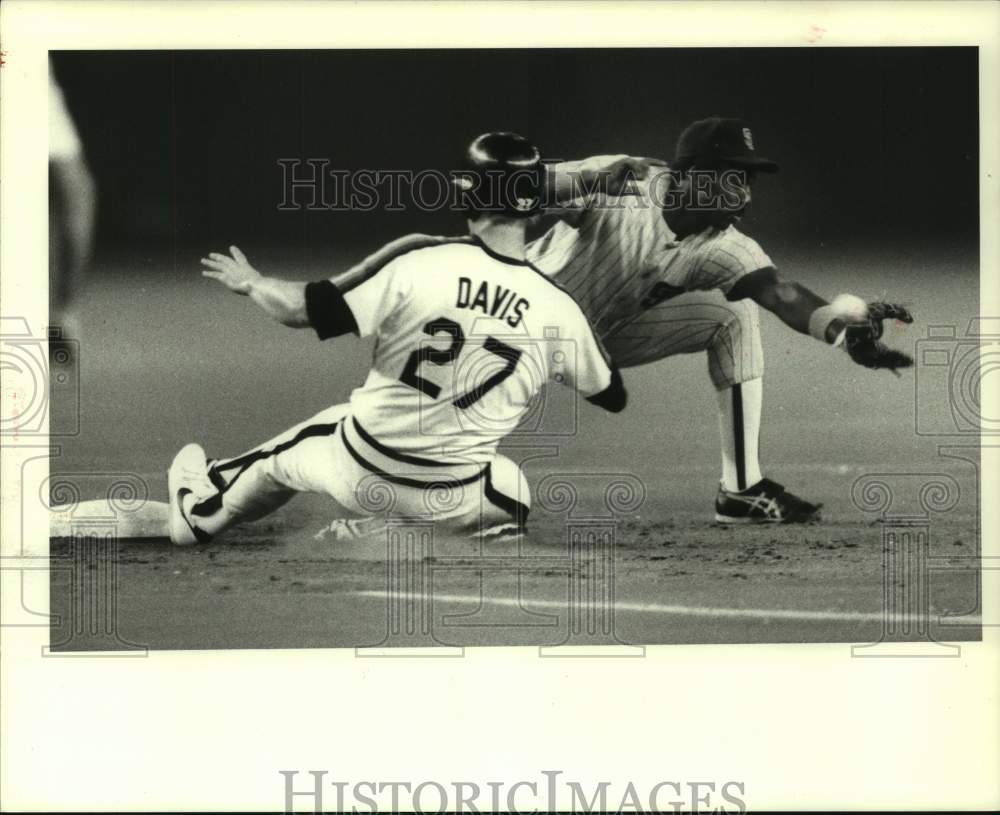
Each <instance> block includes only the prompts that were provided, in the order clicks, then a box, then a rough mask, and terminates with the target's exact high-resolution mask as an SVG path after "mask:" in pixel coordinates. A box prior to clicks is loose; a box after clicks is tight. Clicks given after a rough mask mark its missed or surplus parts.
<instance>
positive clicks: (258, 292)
mask: <svg viewBox="0 0 1000 815" xmlns="http://www.w3.org/2000/svg"><path fill="white" fill-rule="evenodd" d="M229 251H230V255H222V254H219V253H218V252H212V253H211V254H209V256H208V257H206V258H202V259H201V264H202V266H204V267H205V268H204V269H202V272H201V273H202V275H204V276H205V277H210V278H212V279H213V280H218V281H219V282H220V283H221V284H222V285H223V286H225V287H226V288H227V289H229V290H230V291H232V292H236V294H242V295H244V296H247V297H249V298H250V299H251V300H253V301H254V302H255V303H256V304H257V305H258V306H260V307H261V308H262V309H263V310H264V311H266V312H267V313H268V314H270V315H271V316H272V317H273V318H274V319H275V320H277V321H278V322H279V323H281V324H282V325H287V326H290V327H292V328H306V327H307V326H308V325H309V317H308V316H307V314H306V284H305V283H301V282H297V281H293V280H278V279H277V278H274V277H265V276H264V275H262V274H261V273H260V272H258V271H257V270H256V269H255V268H254V267H253V266H251V265H250V261H248V260H247V258H246V255H244V254H243V253H242V252H241V251H240V250H239V247H237V246H230V247H229Z"/></svg>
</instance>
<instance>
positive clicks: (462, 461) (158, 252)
mask: <svg viewBox="0 0 1000 815" xmlns="http://www.w3.org/2000/svg"><path fill="white" fill-rule="evenodd" d="M555 74H562V75H564V76H565V77H567V79H565V80H564V82H563V83H562V86H561V88H560V92H559V93H558V94H555V93H553V91H552V89H551V88H549V87H547V86H546V85H545V84H544V83H539V82H537V81H536V78H537V77H540V76H545V75H555ZM679 77H687V78H689V79H688V81H685V82H683V83H680V82H678V81H677V78H679ZM52 78H53V84H52V88H51V94H52V105H53V107H52V110H53V114H52V118H51V120H50V121H51V122H52V128H53V129H52V130H51V132H50V148H49V149H50V154H51V156H52V160H51V165H50V166H51V167H52V172H51V173H50V181H51V182H52V198H51V199H50V202H51V207H52V210H51V211H52V216H51V223H52V224H53V232H52V233H50V238H51V239H52V240H53V241H54V242H55V244H54V245H55V246H56V247H57V249H58V254H57V253H56V252H53V254H50V268H51V270H52V273H53V274H54V275H56V278H55V279H54V282H53V285H52V286H51V287H50V303H51V306H50V309H51V311H50V313H51V314H52V320H53V321H54V326H55V327H56V329H57V330H59V332H60V336H59V339H58V341H55V342H54V347H55V349H56V350H55V351H54V354H57V355H59V356H60V359H61V358H62V357H63V356H68V358H69V359H68V361H67V362H65V363H62V364H64V365H66V366H72V370H71V371H70V372H69V376H70V377H71V380H72V382H74V383H76V382H78V383H79V390H76V391H69V392H68V393H65V394H64V393H63V392H53V404H52V409H53V415H54V417H55V420H56V421H59V420H62V421H63V422H64V423H65V424H66V425H67V426H70V425H76V424H78V430H77V431H76V432H75V433H74V434H73V435H71V436H67V438H66V440H65V442H64V443H63V444H61V448H62V449H61V451H60V455H59V457H58V458H54V459H53V460H52V461H51V470H52V476H51V481H50V488H51V492H52V496H53V504H54V508H58V507H62V506H65V507H66V508H65V509H64V510H62V513H63V514H64V515H65V516H66V521H65V529H63V525H62V522H61V523H60V525H59V526H58V528H57V530H56V531H57V532H65V533H67V534H68V536H69V537H68V538H60V539H59V543H58V544H57V545H56V546H55V547H54V548H53V550H52V554H53V557H61V556H66V557H67V558H69V557H71V556H72V551H71V550H72V546H74V545H75V544H74V543H72V541H73V540H75V538H78V537H79V534H77V533H76V532H75V531H74V523H77V524H78V525H80V526H81V529H83V530H84V532H85V531H86V521H85V520H84V519H86V518H87V517H89V509H90V507H91V504H89V503H87V502H89V501H94V500H97V501H98V502H99V506H100V502H101V501H102V500H104V499H107V502H110V503H111V504H114V503H115V502H116V501H117V502H119V503H121V505H122V511H121V515H122V524H123V526H122V529H121V530H120V532H119V536H120V537H122V538H124V539H130V537H131V536H133V535H134V537H136V538H139V539H140V540H139V541H138V542H135V543H133V542H132V541H131V540H129V542H128V543H121V544H119V545H118V546H117V547H116V548H115V550H114V555H113V556H114V557H115V558H116V560H117V563H116V565H115V569H116V576H115V579H116V581H117V603H118V608H117V618H116V622H117V628H116V634H118V635H120V638H121V647H128V644H129V643H135V644H140V645H143V646H145V647H149V648H227V647H230V648H268V647H330V646H334V647H344V646H352V647H353V646H375V645H384V646H391V645H401V646H408V647H409V646H435V645H442V646H462V645H531V644H537V645H545V646H560V645H565V646H584V647H587V646H600V645H611V646H618V645H626V644H627V645H631V644H639V645H642V644H656V643H670V642H695V643H710V642H745V643H753V642H816V641H819V642H851V643H859V644H860V643H876V642H878V641H879V640H880V639H882V638H886V639H894V640H895V639H913V640H919V641H923V642H934V641H949V640H970V639H971V640H977V639H979V637H980V619H981V618H980V613H981V609H980V606H979V601H980V592H979V582H978V581H979V569H978V565H979V561H978V554H979V540H978V530H977V526H976V516H977V513H976V509H977V502H978V495H977V483H978V481H977V477H978V467H979V454H978V445H979V436H978V432H977V431H978V427H977V420H976V417H977V415H978V414H977V407H978V393H977V388H978V385H979V382H978V379H977V377H978V376H979V374H980V367H979V364H978V359H977V356H978V342H979V339H978V337H979V336H980V335H981V334H982V333H985V331H987V330H988V325H986V324H983V323H980V322H978V320H977V319H976V318H977V315H978V312H979V262H978V234H979V216H978V202H979V195H978V184H977V176H978V133H977V128H978V116H977V101H978V99H977V87H978V85H977V60H976V50H975V49H974V48H869V49H858V48H829V49H825V50H808V49H768V48H763V49H738V48H732V49H631V50H628V51H626V50H621V49H598V50H582V49H570V50H548V51H547V50H543V49H532V50H522V49H511V50H486V49H481V50H475V51H471V50H464V49H457V50H448V51H442V50H434V49H429V50H394V51H382V50H367V51H353V50H346V51H296V52H275V51H243V50H237V51H215V50H212V51H197V52H192V51H187V52H185V51H171V52H162V51H143V52H120V51H115V52H107V51H86V52H54V53H53V54H52ZM872 78H875V79H872ZM665 83H666V84H669V86H670V87H671V93H670V94H669V98H668V99H667V100H658V101H654V100H656V98H657V94H658V92H659V90H660V89H661V88H662V87H663V86H664V84H665ZM122 100H130V103H129V104H128V105H123V104H122ZM810 100H813V101H812V102H810ZM819 100H822V104H818V101H819ZM612 101H613V104H609V103H610V102H612ZM848 109H849V110H850V116H849V117H844V116H843V115H842V114H841V112H842V111H845V110H848ZM56 230H58V231H56ZM397 270H398V271H397ZM397 274H398V278H397ZM110 315H114V318H113V319H110ZM970 332H971V333H970ZM321 341H322V342H321ZM63 396H65V397H66V398H65V400H62V399H61V397H63ZM61 414H62V415H61ZM942 442H947V449H941V448H942ZM105 469H106V470H108V471H109V472H110V473H114V474H115V476H111V477H110V480H107V483H101V477H100V476H94V477H93V478H94V480H93V481H91V477H88V476H81V477H74V473H87V472H93V471H100V470H105ZM116 478H117V480H116ZM108 490H111V491H112V493H113V494H112V495H110V496H106V495H105V494H104V493H106V492H107V491H108ZM115 490H119V491H120V493H121V494H120V495H119V494H118V493H116V492H114V491H115ZM64 495H67V496H68V495H72V496H73V501H74V502H76V503H77V506H72V505H71V504H69V502H67V503H66V504H63V503H62V501H61V500H60V499H63V500H65V499H64ZM130 501H133V502H134V503H135V504H136V506H131V505H129V502H130ZM138 504H143V505H142V506H138ZM112 511H113V508H112ZM103 515H109V516H110V513H108V512H107V511H106V510H104V511H103V514H102V517H103ZM77 519H78V520H77ZM897 519H898V520H897ZM133 523H134V524H136V525H137V527H138V528H137V530H136V531H134V532H133V531H132V530H130V529H129V528H128V526H127V525H129V524H133ZM147 535H148V536H151V539H150V540H148V542H143V541H142V540H141V539H142V538H146V537H147ZM65 540H68V541H70V542H69V543H68V544H67V543H64V542H63V541H65ZM67 546H68V547H69V548H64V547H67ZM885 558H889V559H890V561H891V563H892V566H893V568H894V569H896V570H898V573H897V574H895V575H894V577H893V579H894V580H896V581H898V582H900V583H901V584H902V586H900V587H899V588H901V590H900V591H899V592H898V593H897V592H895V591H894V589H895V588H896V585H895V584H890V585H889V586H885V585H884V583H883V579H884V577H885V571H884V569H883V561H884V559H885ZM102 568H103V566H102ZM925 570H926V573H924V571H925ZM71 576H72V572H71V571H66V572H64V573H58V572H53V573H52V580H53V583H52V595H51V596H52V603H53V608H54V609H55V610H59V611H60V612H64V611H65V609H66V607H67V606H68V604H69V603H71V602H72V601H73V585H74V584H73V582H72V580H70V579H68V578H70V577H71ZM887 588H888V589H889V593H888V594H887V592H886V589H887ZM886 600H890V601H892V606H891V607H888V608H887V606H886ZM251 608H253V609H266V613H265V614H264V615H263V616H259V615H257V614H251V613H249V610H250V609H251ZM58 616H59V618H60V619H61V620H63V621H64V622H65V624H66V625H67V626H68V625H69V624H70V623H71V622H72V617H71V615H68V614H66V613H60V614H59V615H58ZM305 620H308V624H305V625H303V621H305ZM71 633H72V632H70V631H69V630H66V631H62V630H60V629H59V627H56V628H54V629H53V632H52V634H53V647H65V648H87V649H89V648H91V647H92V646H93V644H94V643H92V642H89V641H88V639H87V638H86V637H82V638H80V637H74V636H71ZM111 646H112V647H114V643H111Z"/></svg>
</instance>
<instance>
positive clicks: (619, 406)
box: [587, 363, 628, 413]
mask: <svg viewBox="0 0 1000 815" xmlns="http://www.w3.org/2000/svg"><path fill="white" fill-rule="evenodd" d="M587 401H588V402H590V404H592V405H597V406H598V407H599V408H604V409H605V410H606V411H608V412H609V413H621V411H623V410H624V409H625V404H626V403H627V402H628V393H627V392H626V391H625V383H624V382H622V375H621V373H620V372H619V370H618V366H617V365H615V364H614V363H611V383H610V384H609V385H608V386H607V387H606V388H605V389H604V390H602V391H601V392H600V393H595V394H594V395H593V396H588V397H587Z"/></svg>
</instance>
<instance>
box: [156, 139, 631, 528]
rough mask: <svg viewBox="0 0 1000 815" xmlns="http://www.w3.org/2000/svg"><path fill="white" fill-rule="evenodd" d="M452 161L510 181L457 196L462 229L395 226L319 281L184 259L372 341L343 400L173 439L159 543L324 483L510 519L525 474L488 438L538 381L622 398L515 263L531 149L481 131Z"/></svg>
mask: <svg viewBox="0 0 1000 815" xmlns="http://www.w3.org/2000/svg"><path fill="white" fill-rule="evenodd" d="M466 158H467V163H468V168H467V172H466V173H465V175H464V176H462V177H461V178H460V179H459V180H460V181H461V182H462V183H463V185H468V187H469V188H477V189H482V186H481V185H479V184H478V180H479V177H480V176H485V175H487V174H490V175H492V176H494V177H495V176H497V175H500V176H502V177H504V178H508V177H514V176H517V178H516V179H515V183H513V184H509V185H502V187H501V188H498V189H497V192H498V194H499V195H500V197H499V198H494V199H491V200H489V201H486V202H485V203H486V205H487V206H484V207H482V208H480V207H479V206H477V203H478V202H481V197H477V198H475V199H472V198H470V199H468V201H469V203H468V207H467V210H468V226H469V234H468V235H467V236H465V237H455V238H444V237H428V236H418V237H416V238H405V239H401V240H399V241H396V242H395V243H393V244H390V245H389V246H387V247H386V248H385V249H383V250H382V251H380V252H379V253H377V254H376V255H374V256H372V257H370V258H368V260H367V261H366V263H365V266H364V273H363V274H361V275H356V276H354V277H353V278H350V279H345V278H343V277H340V278H338V282H337V283H334V282H333V281H331V280H321V281H318V282H314V283H308V284H306V283H296V282H291V281H283V280H278V279H275V278H270V277H265V276H263V275H261V274H260V273H259V272H258V271H257V270H256V269H254V268H253V267H252V266H251V265H250V263H249V262H248V260H247V258H246V257H245V256H244V255H243V253H242V252H240V250H239V249H238V248H236V247H235V246H233V247H230V252H231V254H230V255H222V254H217V253H212V254H211V255H209V257H207V258H204V259H202V264H203V265H204V266H205V270H204V271H203V274H204V275H205V276H206V277H210V278H213V279H215V280H218V281H219V282H221V283H222V284H223V285H225V286H227V287H228V288H229V289H230V290H232V291H234V292H236V293H237V294H241V295H246V296H248V297H250V299H251V300H253V301H254V303H256V304H257V305H258V306H259V307H260V308H262V309H263V310H264V311H265V312H266V313H267V314H269V315H270V316H271V317H273V318H275V319H276V320H278V321H279V322H281V323H283V324H285V325H288V326H292V327H295V328H305V327H312V328H313V329H314V330H315V331H316V333H317V335H318V336H319V338H320V339H327V338H329V337H337V336H340V335H342V334H350V333H353V334H357V335H358V336H361V337H367V336H374V337H375V338H376V340H377V344H376V348H375V353H374V360H373V363H372V368H371V371H370V373H369V375H368V378H367V380H366V381H365V383H364V384H363V385H362V386H361V387H360V388H358V389H356V390H355V391H354V392H353V393H352V394H351V398H350V402H349V403H347V404H344V405H337V406H335V407H331V408H329V409H327V410H324V411H322V412H321V413H319V414H317V415H316V416H314V417H313V418H312V419H310V420H308V421H306V422H303V423H302V424H300V425H297V426H296V427H293V428H291V429H290V430H288V431H287V432H285V433H283V434H281V435H280V436H277V437H276V438H274V439H272V440H271V441H269V442H267V443H265V444H263V445H261V446H259V447H256V448H254V449H253V450H250V451H249V452H247V453H244V454H243V455H240V456H237V457H235V458H228V459H218V460H214V461H208V460H206V457H205V453H204V451H203V450H202V448H201V447H199V446H198V445H196V444H189V445H187V446H186V447H184V448H183V449H182V450H181V451H180V452H179V453H178V454H177V456H176V458H175V459H174V461H173V464H172V465H171V467H170V471H169V477H168V482H169V487H168V488H169V491H170V521H169V525H170V537H171V539H172V540H173V542H174V543H176V544H182V545H184V544H191V543H194V542H195V541H207V540H210V539H211V538H212V536H214V535H217V534H218V533H220V532H222V531H223V530H225V529H227V528H229V527H232V526H233V525H235V524H238V523H240V522H242V521H246V520H250V519H253V518H258V517H260V516H262V515H265V514H267V513H269V512H272V511H273V510H274V509H276V508H277V507H278V506H280V505H281V504H283V503H285V502H286V501H287V500H289V498H291V497H292V496H293V495H295V494H296V493H298V492H317V493H324V494H327V495H330V496H332V497H333V498H334V499H336V501H337V502H339V503H340V504H341V505H342V506H343V507H344V508H346V509H347V510H349V511H351V512H353V513H357V514H360V515H372V514H373V513H374V511H375V509H376V505H377V508H379V509H383V510H391V511H392V512H393V513H394V514H395V515H397V516H404V517H421V518H427V517H430V518H433V519H435V520H438V521H444V522H447V523H448V524H449V525H450V526H451V527H453V528H455V529H457V530H470V531H478V532H484V531H493V530H496V529H497V528H498V527H503V526H520V525H521V524H523V523H524V520H525V518H526V516H527V513H528V508H529V506H530V499H529V493H528V487H527V483H526V481H525V478H524V475H523V473H522V472H521V470H520V468H519V467H518V466H517V465H516V464H514V462H512V461H511V460H509V459H507V458H505V457H504V456H500V455H498V454H497V445H498V443H499V442H500V440H501V439H502V438H503V437H504V436H505V435H506V434H508V433H509V432H510V431H511V430H513V429H514V428H515V427H516V425H517V424H518V422H519V420H520V419H521V418H522V416H523V415H524V414H525V412H526V411H527V410H528V408H529V403H530V401H531V400H532V398H533V397H534V396H535V395H536V394H537V393H538V391H539V389H540V388H541V387H542V386H543V385H544V384H545V383H546V382H547V381H556V382H560V383H562V384H565V385H568V386H571V387H573V388H575V389H576V390H577V391H579V392H580V393H581V394H583V395H584V396H585V397H586V398H587V399H588V400H589V401H591V402H592V403H594V404H596V405H599V406H601V407H603V408H605V409H606V410H609V411H612V412H617V411H620V410H622V409H623V408H624V406H625V401H626V394H625V389H624V387H623V385H622V381H621V376H620V375H619V374H618V372H617V369H615V367H614V366H613V365H612V364H611V363H610V361H609V358H608V357H607V356H606V354H605V352H604V350H603V348H602V346H601V343H600V341H599V340H598V339H597V338H596V336H595V334H594V332H593V329H592V328H591V326H590V323H589V322H588V320H587V318H586V317H585V316H584V314H583V312H582V311H581V310H580V308H579V306H578V305H577V304H576V302H575V301H574V300H573V298H572V297H571V296H570V295H568V294H567V293H565V292H564V291H563V290H562V289H561V288H559V287H558V286H557V285H556V284H554V283H553V282H552V281H551V280H550V279H549V278H548V277H546V276H545V275H543V274H541V273H540V272H539V271H538V270H536V269H535V268H534V267H533V266H532V265H531V264H530V263H529V262H528V261H527V259H526V245H525V223H526V218H527V217H528V216H529V215H530V214H532V213H533V212H534V211H535V208H536V207H537V205H538V203H539V202H540V197H541V196H540V192H541V190H540V183H541V181H540V179H541V178H542V175H543V174H542V172H541V159H540V157H539V154H538V151H537V149H536V148H535V147H534V146H533V145H531V144H530V143H529V142H528V141H526V140H525V139H523V138H522V137H520V136H517V135H515V134H512V133H488V134H484V135H483V136H480V137H479V138H477V139H476V140H475V141H473V142H472V144H471V145H470V146H469V148H468V153H467V157H466ZM497 202H499V206H497ZM553 327H554V328H556V329H557V332H556V333H557V336H556V337H553V335H552V331H551V329H552V328H553ZM545 329H549V330H548V331H545ZM540 338H544V340H542V339H540Z"/></svg>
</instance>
